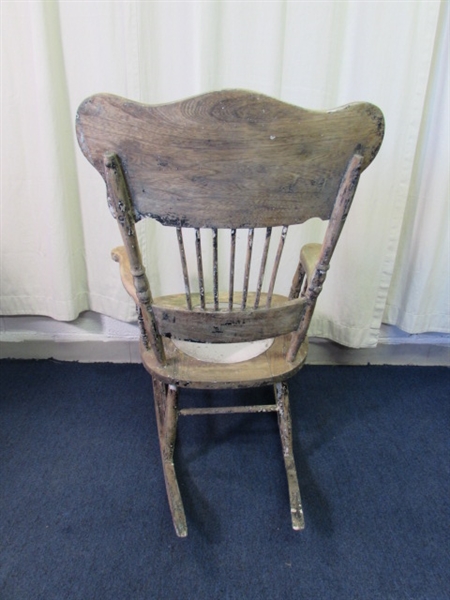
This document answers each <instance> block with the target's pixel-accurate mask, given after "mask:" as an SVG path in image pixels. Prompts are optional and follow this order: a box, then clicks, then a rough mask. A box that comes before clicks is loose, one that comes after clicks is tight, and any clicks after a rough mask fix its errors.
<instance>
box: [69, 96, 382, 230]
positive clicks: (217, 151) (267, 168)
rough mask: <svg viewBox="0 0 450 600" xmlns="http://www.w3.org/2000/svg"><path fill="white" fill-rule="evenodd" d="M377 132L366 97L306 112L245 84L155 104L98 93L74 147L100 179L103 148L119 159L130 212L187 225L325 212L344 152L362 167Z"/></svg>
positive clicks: (83, 112)
mask: <svg viewBox="0 0 450 600" xmlns="http://www.w3.org/2000/svg"><path fill="white" fill-rule="evenodd" d="M383 133H384V120H383V115H382V113H381V111H380V110H379V109H378V108H377V107H376V106H373V105H372V104H368V103H354V104H349V105H347V106H344V107H342V108H339V109H336V110H332V111H327V112H321V111H310V110H305V109H302V108H298V107H296V106H292V105H290V104H286V103H284V102H280V101H279V100H275V99H273V98H268V97H267V96H263V95H261V94H257V93H253V92H248V91H244V90H225V91H221V92H213V93H210V94H204V95H201V96H196V97H194V98H190V99H187V100H183V101H181V102H175V103H173V104H165V105H161V106H147V105H143V104H139V103H136V102H132V101H130V100H125V99H123V98H120V97H118V96H113V95H109V94H99V95H95V96H92V97H90V98H88V99H87V100H85V101H84V102H83V103H82V104H81V106H80V107H79V110H78V114H77V136H78V141H79V144H80V147H81V149H82V151H83V153H84V154H85V156H86V158H87V159H88V160H89V161H90V162H91V163H92V164H93V165H94V167H95V168H96V169H97V170H98V171H99V172H100V174H101V175H102V177H104V173H103V155H104V154H105V153H115V154H117V155H118V156H119V157H120V159H121V161H122V165H123V167H124V170H125V174H126V178H127V181H128V183H129V186H130V193H131V196H132V198H133V203H134V209H135V213H136V216H137V217H140V216H143V215H145V216H152V217H154V218H156V219H158V220H159V221H161V222H162V223H164V224H171V225H176V226H189V227H217V228H222V227H223V228H248V227H269V226H281V225H290V224H293V223H301V222H303V221H305V220H307V219H309V218H311V217H320V218H321V219H328V218H329V217H330V214H331V210H332V207H333V203H334V200H335V197H336V194H337V190H338V188H339V184H340V180H341V177H342V174H343V172H344V171H345V168H346V166H347V163H348V161H349V160H350V158H351V156H352V155H353V154H354V153H355V152H357V153H358V154H361V155H362V156H363V164H362V169H364V168H366V167H367V166H368V165H369V164H370V162H371V161H372V160H373V158H374V157H375V155H376V154H377V152H378V149H379V147H380V144H381V141H382V138H383Z"/></svg>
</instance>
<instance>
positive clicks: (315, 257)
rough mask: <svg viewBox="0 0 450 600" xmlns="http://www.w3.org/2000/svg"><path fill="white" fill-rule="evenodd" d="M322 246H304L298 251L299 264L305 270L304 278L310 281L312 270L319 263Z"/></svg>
mask: <svg viewBox="0 0 450 600" xmlns="http://www.w3.org/2000/svg"><path fill="white" fill-rule="evenodd" d="M321 249H322V244H305V245H304V246H303V247H302V249H301V251H300V262H301V264H302V266H303V268H304V270H305V274H306V278H307V280H308V281H311V279H312V277H313V275H314V269H315V268H316V266H317V263H318V262H319V257H320V251H321Z"/></svg>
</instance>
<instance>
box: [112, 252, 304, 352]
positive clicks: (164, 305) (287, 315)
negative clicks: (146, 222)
mask: <svg viewBox="0 0 450 600" xmlns="http://www.w3.org/2000/svg"><path fill="white" fill-rule="evenodd" d="M113 257H114V258H115V259H116V260H118V261H119V264H120V269H121V277H122V282H123V284H124V287H125V288H126V290H127V291H128V293H129V294H130V295H131V296H132V297H133V298H134V299H135V300H136V299H137V298H136V292H135V288H134V284H133V277H132V275H131V273H130V271H129V269H128V261H127V257H126V252H125V249H124V248H116V249H115V250H114V251H113ZM256 295H257V292H250V293H248V294H247V301H248V304H249V307H253V306H254V305H255V302H256ZM242 296H243V293H242V292H235V294H234V298H235V301H236V308H234V309H233V310H231V311H230V310H228V293H227V292H222V293H219V294H218V296H217V303H218V307H217V308H216V299H215V297H214V293H213V294H210V293H208V294H205V295H204V297H203V298H202V297H201V296H200V294H190V296H189V298H190V307H189V306H187V305H186V296H185V294H173V295H169V296H162V297H161V298H155V299H154V300H153V305H152V307H153V314H154V317H155V320H156V323H157V326H158V331H159V333H160V334H161V335H169V336H171V337H174V338H176V339H180V340H189V341H192V342H207V343H208V342H213V343H214V342H217V343H230V342H250V341H254V340H258V339H266V338H271V337H276V336H278V335H285V334H286V333H290V332H291V331H294V330H295V329H296V328H297V326H298V323H299V321H300V318H301V315H302V312H303V310H304V308H305V300H304V299H303V298H300V299H297V300H293V301H289V300H288V298H286V297H285V296H281V295H279V294H273V295H272V296H271V308H264V305H266V304H267V298H268V294H265V293H260V294H259V297H260V299H261V306H262V308H256V309H255V308H246V309H242V308H240V305H241V304H242ZM203 302H204V307H210V310H205V308H204V307H203V306H202V304H203ZM219 306H226V307H227V308H226V309H219Z"/></svg>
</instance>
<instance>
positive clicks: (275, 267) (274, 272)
mask: <svg viewBox="0 0 450 600" xmlns="http://www.w3.org/2000/svg"><path fill="white" fill-rule="evenodd" d="M287 232H288V226H287V225H284V226H283V229H282V230H281V236H280V241H279V243H278V249H277V254H276V256H275V262H274V264H273V269H272V276H271V278H270V283H269V289H268V292H267V301H266V308H270V305H271V304H272V296H273V290H274V288H275V281H276V278H277V273H278V268H279V266H280V260H281V255H282V253H283V248H284V242H285V241H286V235H287Z"/></svg>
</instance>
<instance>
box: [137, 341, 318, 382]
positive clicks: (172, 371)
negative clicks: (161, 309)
mask: <svg viewBox="0 0 450 600" xmlns="http://www.w3.org/2000/svg"><path fill="white" fill-rule="evenodd" d="M290 338H291V336H290V335H285V336H281V337H278V338H277V339H276V340H275V341H274V343H273V344H272V345H271V346H270V348H268V349H267V350H266V352H264V353H263V354H260V355H259V356H256V357H255V358H252V359H251V360H247V361H245V362H242V363H234V364H223V363H222V364H218V363H213V362H204V361H201V360H196V359H195V358H193V357H192V356H188V355H187V354H185V353H183V352H181V351H180V350H178V348H177V347H176V346H175V345H174V344H173V342H172V341H171V340H170V339H168V338H163V340H164V349H165V355H166V363H165V364H164V365H161V364H160V363H159V362H158V360H157V359H156V357H155V354H154V352H153V351H152V350H151V349H149V350H147V349H146V348H145V346H144V345H143V344H142V342H141V346H140V349H141V358H142V362H143V364H144V367H145V368H146V369H147V371H148V372H149V373H150V375H152V377H154V378H156V379H158V380H160V381H163V382H164V383H166V384H172V385H175V386H177V387H190V388H196V389H228V388H250V387H259V386H262V385H271V384H274V383H278V382H281V381H285V380H287V379H289V377H292V376H293V375H295V373H297V371H298V370H299V369H301V367H302V366H303V364H304V362H305V360H306V355H307V353H308V340H305V341H304V342H303V344H302V345H301V347H300V349H299V351H298V353H297V356H296V358H295V360H294V361H293V362H288V361H287V360H286V353H287V350H288V348H289V343H290Z"/></svg>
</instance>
